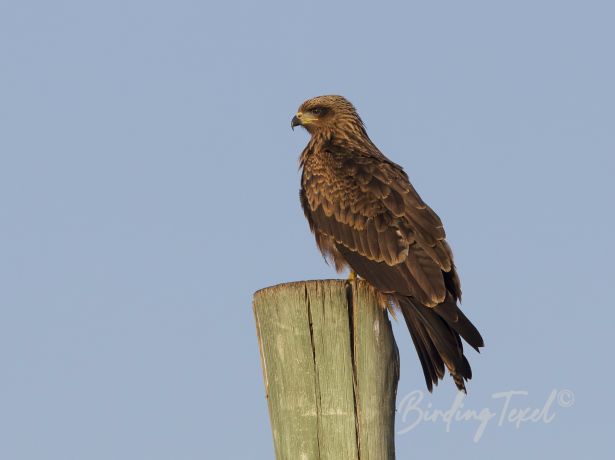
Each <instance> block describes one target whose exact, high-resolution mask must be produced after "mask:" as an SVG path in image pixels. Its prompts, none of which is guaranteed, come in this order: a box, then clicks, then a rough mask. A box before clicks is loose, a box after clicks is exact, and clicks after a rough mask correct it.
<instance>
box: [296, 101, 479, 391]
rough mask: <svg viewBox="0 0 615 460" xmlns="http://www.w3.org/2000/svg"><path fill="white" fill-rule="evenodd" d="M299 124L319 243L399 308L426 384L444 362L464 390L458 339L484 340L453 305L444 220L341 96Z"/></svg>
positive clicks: (304, 184) (304, 190)
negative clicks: (304, 135) (306, 138)
mask: <svg viewBox="0 0 615 460" xmlns="http://www.w3.org/2000/svg"><path fill="white" fill-rule="evenodd" d="M295 126H302V127H304V128H305V129H306V130H307V131H308V133H309V134H310V135H311V138H310V141H309V142H308V144H307V146H306V147H305V149H304V150H303V152H302V153H301V157H300V165H301V168H302V174H301V191H300V199H301V205H302V207H303V211H304V212H305V216H306V218H307V220H308V223H309V225H310V229H311V230H312V232H313V233H314V236H315V238H316V244H317V245H318V248H319V249H320V251H321V252H322V253H323V255H324V257H325V258H326V259H327V260H329V261H331V262H332V263H333V264H334V265H335V267H336V269H337V270H338V271H343V270H345V269H346V268H349V269H350V270H351V274H353V275H354V274H356V275H358V276H360V277H361V278H363V279H365V280H366V281H367V282H368V283H370V284H371V285H372V286H373V287H374V288H376V290H377V291H378V292H379V293H380V294H382V296H384V297H385V298H386V299H387V301H388V302H389V303H390V304H391V305H393V306H395V307H396V308H399V309H400V310H401V312H402V314H403V317H404V319H405V321H406V324H407V326H408V329H409V331H410V335H411V336H412V340H413V342H414V346H415V348H416V351H417V353H418V356H419V359H420V362H421V365H422V367H423V373H424V374H425V381H426V383H427V388H428V389H429V391H432V389H433V385H434V384H436V385H437V383H438V381H439V380H440V379H442V378H443V377H444V372H445V367H446V369H448V371H449V373H450V374H451V376H452V377H453V380H454V382H455V384H456V385H457V388H458V389H459V390H461V391H464V392H465V391H466V388H465V382H466V381H467V380H468V379H470V378H471V377H472V371H471V369H470V364H469V363H468V360H467V359H466V357H465V356H464V354H463V346H462V342H461V338H460V337H462V338H463V339H464V340H465V341H466V342H467V343H468V344H470V345H471V346H472V347H473V348H474V349H476V350H477V351H478V349H479V347H482V346H484V344H483V339H482V337H481V335H480V333H479V332H478V330H477V329H476V328H475V327H474V325H473V324H472V323H471V322H470V321H469V320H468V318H467V317H466V316H465V315H464V314H463V312H462V311H461V310H460V309H459V307H458V305H457V303H458V301H460V299H461V287H460V282H459V277H458V276H457V272H456V270H455V264H454V263H453V254H452V252H451V248H450V247H449V245H448V244H447V242H446V239H445V233H444V228H443V226H442V221H441V220H440V218H439V217H438V216H437V215H436V213H435V212H434V211H433V210H432V209H431V208H430V207H429V206H427V205H426V204H425V202H424V201H423V200H422V199H421V197H420V196H419V195H418V193H417V192H416V190H415V189H414V187H413V186H412V184H411V183H410V182H409V180H408V176H407V175H406V173H405V172H404V170H403V169H402V167H401V166H399V165H397V164H395V163H394V162H393V161H391V160H389V159H388V158H387V157H386V156H384V154H383V153H382V152H380V150H378V147H376V146H375V145H374V143H373V142H372V141H371V140H370V138H369V136H368V135H367V131H366V130H365V126H364V124H363V122H362V120H361V118H360V117H359V115H358V113H357V111H356V109H355V108H354V106H353V105H352V104H351V103H350V102H349V101H348V100H346V99H345V98H343V97H342V96H318V97H315V98H313V99H309V100H307V101H305V102H304V103H303V104H301V106H300V107H299V110H298V111H297V113H296V114H295V116H294V117H293V119H292V121H291V127H292V128H293V129H294V128H295ZM351 276H352V275H351Z"/></svg>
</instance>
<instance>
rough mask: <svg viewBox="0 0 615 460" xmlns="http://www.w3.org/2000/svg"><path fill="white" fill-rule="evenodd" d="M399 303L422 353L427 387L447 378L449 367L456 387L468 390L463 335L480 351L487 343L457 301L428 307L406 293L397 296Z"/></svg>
mask: <svg viewBox="0 0 615 460" xmlns="http://www.w3.org/2000/svg"><path fill="white" fill-rule="evenodd" d="M397 303H398V304H399V306H400V308H401V311H402V314H403V315H404V319H405V321H406V325H407V326H408V330H409V331H410V335H411V336H412V341H413V342H414V346H415V348H416V351H417V353H418V355H419V360H420V361H421V366H422V367H423V374H424V375H425V382H426V383H427V389H428V390H429V391H432V389H433V385H437V384H438V381H439V380H440V379H442V378H443V377H444V366H446V368H447V369H448V371H449V372H450V374H451V376H452V377H453V380H454V382H455V385H456V386H457V388H458V389H459V390H461V391H464V392H465V391H466V387H465V382H466V381H467V380H470V379H471V378H472V369H471V368H470V363H469V362H468V360H467V359H466V357H465V356H464V354H463V345H462V343H461V337H463V338H464V340H466V341H467V342H468V343H469V344H470V345H471V346H472V347H473V348H474V349H476V350H477V351H478V348H479V347H482V346H484V345H483V339H482V337H481V335H480V333H479V332H478V330H477V329H476V328H475V327H474V325H473V324H472V323H471V322H470V320H468V318H467V317H466V316H465V315H464V314H463V313H462V312H461V310H460V309H459V308H458V307H457V305H455V304H454V303H449V302H447V303H443V304H440V305H438V306H436V307H435V308H429V307H425V306H423V305H421V304H417V303H416V301H415V300H414V299H412V298H410V297H403V296H399V297H397Z"/></svg>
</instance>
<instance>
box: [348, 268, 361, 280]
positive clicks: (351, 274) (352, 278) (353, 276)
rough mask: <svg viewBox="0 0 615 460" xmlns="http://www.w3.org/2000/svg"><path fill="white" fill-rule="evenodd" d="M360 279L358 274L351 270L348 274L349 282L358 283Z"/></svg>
mask: <svg viewBox="0 0 615 460" xmlns="http://www.w3.org/2000/svg"><path fill="white" fill-rule="evenodd" d="M358 278H359V277H358V276H357V272H355V271H354V270H350V273H349V274H348V281H356V280H357V279H358Z"/></svg>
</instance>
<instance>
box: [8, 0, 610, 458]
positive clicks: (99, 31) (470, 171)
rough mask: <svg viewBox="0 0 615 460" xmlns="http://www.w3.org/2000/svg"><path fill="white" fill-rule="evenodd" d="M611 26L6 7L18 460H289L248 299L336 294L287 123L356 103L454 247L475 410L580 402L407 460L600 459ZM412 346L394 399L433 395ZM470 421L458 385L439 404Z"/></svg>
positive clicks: (606, 18)
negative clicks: (327, 102) (502, 396)
mask: <svg viewBox="0 0 615 460" xmlns="http://www.w3.org/2000/svg"><path fill="white" fill-rule="evenodd" d="M614 15H615V7H614V6H613V4H612V3H611V2H606V1H603V2H599V1H585V2H580V1H576V2H572V1H541V0H539V1H516V2H493V1H466V2H454V1H442V2H381V3H380V4H376V3H375V2H369V3H362V2H331V3H329V2H322V1H319V0H316V1H310V2H288V1H285V2H248V1H239V2H238V1H235V2H234V1H229V2H224V3H223V2H219V3H216V2H198V1H184V0H179V1H175V2H161V1H147V2H146V1H136V0H134V1H121V2H120V1H114V0H108V1H105V2H84V1H81V2H76V1H56V2H41V1H27V0H22V1H19V2H17V1H7V0H4V1H2V2H0V62H1V68H0V280H1V286H2V288H1V289H0V369H1V371H0V372H1V374H0V433H1V435H0V436H1V438H2V441H1V442H0V457H1V458H5V459H11V460H21V459H37V460H43V459H54V460H55V459H62V460H64V459H80V460H81V459H88V460H98V459H101V460H102V459H114V460H122V459H131V460H134V459H148V460H157V459H161V460H162V459H174V460H176V459H201V458H219V459H268V458H272V455H273V449H272V440H271V432H270V428H269V419H268V415H267V406H266V401H265V397H264V391H263V384H262V373H261V369H260V361H259V357H258V349H257V342H256V334H255V326H254V320H253V316H252V309H251V297H252V293H253V292H254V291H255V290H257V289H259V288H262V287H265V286H268V285H272V284H277V283H280V282H285V281H294V280H302V279H317V278H330V277H333V276H336V275H335V274H334V272H333V270H332V269H331V268H330V267H328V266H327V265H325V263H324V262H323V260H322V258H321V256H320V254H319V253H318V251H317V249H316V248H315V245H314V242H313V238H312V236H311V235H310V233H309V231H308V228H307V224H306V222H305V221H304V218H303V215H302V212H301V210H300V206H299V202H298V188H299V175H298V171H297V167H298V164H297V158H298V155H299V153H300V152H301V150H302V149H303V147H304V145H305V143H306V141H307V135H306V134H305V133H303V132H301V131H296V130H295V132H294V133H293V132H292V131H291V130H290V119H291V117H292V115H293V114H294V112H295V110H296V108H297V107H298V105H299V104H300V103H301V102H302V101H303V100H304V99H306V98H309V97H312V96H315V95H319V94H329V93H339V94H343V95H345V96H346V97H348V98H349V99H350V100H351V101H353V102H354V103H355V105H356V106H357V108H358V110H359V112H360V113H361V115H362V117H363V119H364V121H365V122H366V125H367V128H368V132H369V133H370V136H371V137H372V139H373V140H374V142H375V143H376V144H377V145H378V146H379V147H380V148H381V150H382V151H383V152H385V153H386V154H387V155H388V156H389V157H390V158H391V159H393V160H394V161H396V162H397V163H400V164H402V165H403V166H404V167H405V169H406V171H407V172H408V174H409V176H410V178H411V180H412V181H413V183H414V185H415V187H416V188H417V189H418V190H419V192H420V193H421V195H422V197H423V198H424V199H425V200H426V201H427V202H428V203H429V204H430V205H431V206H432V207H433V208H434V209H435V210H436V211H437V212H438V213H439V215H440V216H441V217H442V219H443V221H444V223H445V226H446V229H447V233H448V235H449V241H450V243H451V245H452V246H453V249H454V251H455V255H456V260H457V264H458V266H459V272H460V275H461V277H462V283H463V289H464V304H463V305H464V310H465V311H466V312H467V314H468V316H470V317H471V318H472V320H473V321H474V323H475V324H476V325H477V326H479V328H480V329H481V331H482V332H483V335H484V337H485V341H486V345H487V347H486V348H485V350H484V352H483V353H482V354H481V355H480V356H477V355H476V354H475V353H473V352H470V361H471V363H472V367H473V369H474V375H475V377H474V379H473V380H472V381H471V382H470V385H469V396H468V398H467V399H466V400H465V401H464V407H465V408H468V409H473V410H477V411H479V410H481V409H482V408H485V407H487V408H490V409H491V410H493V411H499V409H500V406H501V404H500V403H499V402H498V401H497V400H494V399H493V398H492V395H493V394H494V393H498V392H506V391H510V390H524V391H527V392H528V395H527V396H525V397H520V399H518V400H514V401H515V402H514V403H511V404H512V405H514V406H515V407H516V408H519V409H521V408H524V407H542V406H543V405H544V404H545V401H546V400H547V397H548V395H549V394H550V392H551V391H552V390H554V389H555V390H557V391H560V390H563V389H565V390H570V391H571V392H572V394H574V404H573V405H572V407H562V406H561V405H558V404H557V402H556V403H554V405H553V413H555V418H554V419H553V420H552V421H551V422H550V423H543V422H538V423H526V424H522V425H521V426H520V427H519V428H515V426H514V425H513V424H511V423H503V424H502V426H497V423H496V422H495V421H494V422H493V423H492V424H491V425H489V426H488V427H487V429H486V431H485V433H484V434H483V436H482V438H481V439H480V441H479V442H477V443H475V442H473V440H472V437H473V435H474V432H475V430H476V424H474V423H471V422H460V423H453V424H452V425H451V427H450V432H446V426H445V425H444V424H443V423H422V424H420V425H419V426H417V427H416V428H415V429H413V430H411V431H410V432H408V433H405V434H400V435H398V436H397V440H396V442H397V451H398V458H403V459H405V458H418V457H419V456H420V455H423V456H426V455H429V456H430V457H432V458H441V457H443V456H444V455H447V454H449V453H450V452H452V451H455V452H458V453H460V454H459V456H460V458H474V459H487V458H489V459H491V458H493V457H497V458H500V459H509V458H510V459H512V458H518V457H519V456H524V457H525V458H529V459H534V458H544V457H545V456H549V457H557V458H561V459H567V458H579V457H581V456H591V457H594V458H604V457H605V455H606V452H607V446H608V442H609V440H610V439H611V438H612V435H613V434H614V433H613V420H612V415H611V411H612V409H613V407H614V403H615V398H614V396H613V391H612V382H613V377H614V375H613V371H612V369H611V367H610V365H609V364H608V362H609V361H610V360H609V358H608V357H609V356H611V354H612V353H610V352H611V350H612V348H613V346H612V344H611V343H610V337H611V336H612V331H613V327H614V326H615V312H614V308H613V307H614V306H615V305H614V304H613V298H612V295H611V294H610V291H611V288H612V286H613V278H614V276H615V270H614V269H613V260H614V258H615V245H614V244H613V241H612V235H613V224H614V222H615V218H614V215H613V198H614V197H615V190H614V186H613V174H614V173H615V160H614V159H613V155H614V153H615V129H614V127H615V110H614V107H615V85H614V84H613V82H614V81H615V61H614V60H613V58H612V54H613V43H614V40H615V32H614V29H613V24H612V18H613V17H614ZM394 328H395V332H396V336H397V342H398V346H399V348H400V352H401V361H402V362H401V365H402V368H401V381H400V384H399V398H400V400H401V398H402V397H403V396H405V395H407V394H409V393H410V392H412V391H414V390H424V382H423V377H422V373H421V370H420V365H419V363H418V359H417V358H416V356H415V352H414V350H413V347H412V344H411V341H410V338H409V336H408V334H407V331H405V329H404V328H403V327H402V325H400V324H397V325H395V326H394ZM566 394H568V393H566ZM454 397H455V389H454V385H453V384H452V382H450V381H449V380H447V381H445V382H444V383H443V384H440V386H439V387H438V388H437V389H436V391H435V392H434V394H433V395H429V396H428V395H425V399H424V400H423V405H424V408H425V409H427V408H428V404H430V405H431V406H429V407H431V408H432V409H435V408H439V409H442V410H446V409H447V408H449V407H450V406H451V403H452V401H453V399H454ZM498 414H499V412H498ZM404 426H405V425H404V423H403V421H402V420H401V411H400V414H399V415H398V428H400V429H401V428H403V427H404ZM609 450H610V449H609Z"/></svg>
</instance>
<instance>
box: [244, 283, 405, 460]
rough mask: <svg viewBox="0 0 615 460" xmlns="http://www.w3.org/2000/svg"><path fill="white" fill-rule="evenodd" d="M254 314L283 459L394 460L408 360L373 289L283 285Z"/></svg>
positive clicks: (266, 293) (260, 299)
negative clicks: (398, 399) (402, 363)
mask: <svg viewBox="0 0 615 460" xmlns="http://www.w3.org/2000/svg"><path fill="white" fill-rule="evenodd" d="M254 316H255V319H256V328H257V334H258V342H259V346H260V355H261V361H262V366H263V376H264V380H265V391H266V394H267V399H268V403H269V416H270V420H271V428H272V431H273V442H274V446H275V453H276V458H277V460H287V459H288V460H313V459H336V460H337V459H340V460H347V459H348V460H350V459H353V460H358V459H360V460H369V459H372V460H390V459H394V458H395V447H394V420H395V396H396V392H397V381H398V379H399V356H398V351H397V345H396V344H395V339H394V338H393V332H392V330H391V323H390V321H389V318H388V315H387V312H386V310H383V309H382V308H381V307H380V306H379V305H378V302H377V299H376V296H375V293H374V292H373V290H372V289H371V288H370V287H369V285H367V283H365V282H364V281H360V280H356V281H353V282H348V281H344V280H324V281H301V282H296V283H289V284H280V285H278V286H273V287H270V288H266V289H262V290H260V291H258V292H256V293H255V295H254Z"/></svg>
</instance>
